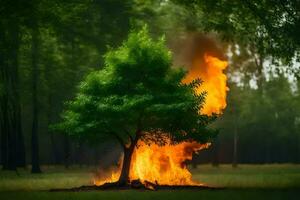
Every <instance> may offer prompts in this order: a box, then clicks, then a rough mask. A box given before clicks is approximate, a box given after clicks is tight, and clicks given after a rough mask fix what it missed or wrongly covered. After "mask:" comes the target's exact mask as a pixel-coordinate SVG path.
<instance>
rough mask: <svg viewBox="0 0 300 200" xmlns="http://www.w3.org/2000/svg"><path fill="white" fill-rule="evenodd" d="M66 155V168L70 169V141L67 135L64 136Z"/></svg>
mask: <svg viewBox="0 0 300 200" xmlns="http://www.w3.org/2000/svg"><path fill="white" fill-rule="evenodd" d="M64 154H65V155H64V164H65V168H66V169H68V168H69V166H70V140H69V137H68V136H67V135H65V136H64Z"/></svg>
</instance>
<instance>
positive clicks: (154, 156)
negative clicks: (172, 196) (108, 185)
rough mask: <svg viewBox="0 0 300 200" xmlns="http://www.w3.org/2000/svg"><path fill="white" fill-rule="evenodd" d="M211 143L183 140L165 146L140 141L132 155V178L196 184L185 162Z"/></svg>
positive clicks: (157, 182)
mask: <svg viewBox="0 0 300 200" xmlns="http://www.w3.org/2000/svg"><path fill="white" fill-rule="evenodd" d="M209 145H210V144H199V143H197V142H182V143H179V144H176V145H171V144H170V143H167V144H165V145H164V146H159V145H157V144H150V145H149V146H148V145H146V144H145V143H143V142H139V144H138V146H139V147H138V148H136V149H135V151H134V154H133V157H132V166H131V168H130V179H131V180H135V179H140V180H141V181H142V182H144V181H150V182H152V183H156V184H160V185H196V184H197V183H196V182H194V181H192V174H191V173H190V172H189V170H188V169H187V166H186V164H185V162H186V161H187V160H192V156H193V153H194V152H198V151H199V150H201V149H204V148H208V146H209Z"/></svg>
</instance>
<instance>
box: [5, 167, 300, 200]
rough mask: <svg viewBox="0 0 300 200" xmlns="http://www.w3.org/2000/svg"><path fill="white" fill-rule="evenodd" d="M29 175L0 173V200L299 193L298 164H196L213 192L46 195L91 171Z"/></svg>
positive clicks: (84, 179) (87, 180) (196, 173)
mask: <svg viewBox="0 0 300 200" xmlns="http://www.w3.org/2000/svg"><path fill="white" fill-rule="evenodd" d="M43 171H44V173H43V174H38V175H32V174H30V173H28V172H27V171H25V170H20V172H19V175H17V174H16V173H14V172H3V171H2V172H0V199H96V198H97V199H153V198H154V199H195V198H196V199H208V198H210V199H243V200H244V199H254V198H256V200H257V199H297V198H298V195H300V192H298V190H299V189H300V165H292V164H284V165H283V164H280V165H277V164H276V165H240V166H239V167H238V168H237V169H232V168H231V166H230V165H221V166H219V167H218V168H215V167H211V166H210V165H200V166H198V168H197V169H192V173H193V177H194V179H195V180H199V181H201V182H204V183H206V184H208V185H212V186H220V187H226V189H223V190H217V191H211V190H206V191H176V192H174V191H158V192H151V191H118V192H115V191H99V192H82V193H78V192H76V193H72V192H69V193H65V192H47V190H48V189H50V188H69V187H75V186H80V185H87V184H91V183H92V179H93V169H92V168H87V167H85V168H78V167H73V168H71V169H69V170H64V169H63V168H62V167H44V168H43Z"/></svg>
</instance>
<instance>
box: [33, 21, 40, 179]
mask: <svg viewBox="0 0 300 200" xmlns="http://www.w3.org/2000/svg"><path fill="white" fill-rule="evenodd" d="M38 35H39V33H38V28H37V25H36V24H35V25H34V26H33V29H32V46H31V56H32V115H33V117H32V118H33V119H32V135H31V164H32V168H31V173H40V172H41V169H40V163H39V138H38V100H37V82H38V63H37V59H38V55H37V54H38Z"/></svg>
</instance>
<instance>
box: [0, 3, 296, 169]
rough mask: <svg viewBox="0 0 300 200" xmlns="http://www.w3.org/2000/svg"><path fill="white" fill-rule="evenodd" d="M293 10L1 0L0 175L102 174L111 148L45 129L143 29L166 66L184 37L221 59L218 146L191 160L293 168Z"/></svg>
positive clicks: (113, 152)
mask: <svg viewBox="0 0 300 200" xmlns="http://www.w3.org/2000/svg"><path fill="white" fill-rule="evenodd" d="M299 12H300V4H299V2H298V1H296V0H295V1H294V0H289V1H284V3H282V1H277V0H265V1H226V0H224V1H223V0H222V1H211V2H207V1H201V0H195V1H184V0H182V1H181V0H173V1H165V0H146V1H141V0H83V1H63V0H53V1H46V0H42V1H37V0H30V1H23V0H16V1H9V0H2V1H1V5H0V72H1V73H0V77H1V78H0V98H1V101H0V103H1V107H0V111H1V115H0V125H1V163H2V166H3V169H9V170H16V168H17V167H25V166H27V164H32V172H40V164H50V163H51V164H62V163H64V164H65V165H66V167H68V166H69V165H70V164H100V165H103V166H105V165H106V164H109V163H110V162H113V161H114V160H116V159H117V157H118V152H119V150H118V149H116V148H115V146H114V145H111V144H103V145H101V146H97V147H93V148H91V147H88V146H87V145H85V144H84V143H79V142H77V141H73V140H70V138H68V137H67V136H63V135H61V134H59V133H57V132H54V131H52V130H51V129H49V125H51V124H54V123H56V122H58V121H59V120H60V117H59V115H60V113H61V112H62V110H63V108H64V102H66V101H68V100H69V99H71V97H73V95H74V93H75V91H76V86H77V85H78V83H79V82H80V80H82V79H83V77H84V76H85V75H86V74H87V73H88V72H90V71H92V70H93V69H99V68H100V66H103V65H102V63H103V58H102V55H103V54H104V53H105V52H106V50H107V49H109V48H113V47H116V46H118V45H120V44H121V42H122V41H123V39H124V38H126V36H127V35H128V33H129V30H130V29H134V28H135V27H141V26H143V25H144V24H145V23H147V24H148V25H149V29H150V31H151V34H152V35H153V36H160V35H161V34H165V36H166V39H167V42H168V44H169V46H170V48H171V49H172V50H173V51H174V54H175V55H174V56H175V58H176V57H177V56H180V55H177V54H178V53H177V52H180V51H178V49H180V45H178V44H180V41H184V40H183V39H184V38H187V37H189V35H190V33H205V34H208V35H213V37H214V38H216V41H218V45H219V46H220V48H222V49H223V51H224V53H227V54H228V55H229V56H228V57H229V61H230V66H229V69H228V71H227V74H228V77H229V84H230V85H229V87H230V88H231V90H230V92H229V96H228V107H227V109H226V110H225V113H224V115H223V116H222V117H221V118H220V120H219V121H218V122H217V123H216V124H215V126H217V127H218V128H220V134H219V138H218V139H217V141H216V143H215V145H214V146H213V147H212V148H211V149H209V150H207V152H203V153H201V154H200V155H199V156H198V157H197V159H195V161H196V162H211V161H213V162H233V163H238V162H245V163H247V162H252V163H258V162H259V163H261V162H299V159H300V136H299V134H300V133H299V126H300V125H299V124H300V122H299V121H300V119H299V117H300V111H299V108H300V105H299V104H300V103H299V102H300V96H299V90H298V87H299V81H298V80H299V64H298V63H297V60H299V44H300V43H299V37H297V36H298V35H299V31H300V30H299V24H300V17H299V16H300V15H299ZM283 17H284V19H283ZM178 46H179V47H178ZM103 152H107V156H103V155H104V153H103ZM108 153H109V154H108ZM99 160H100V161H99ZM98 162H99V163H98Z"/></svg>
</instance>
